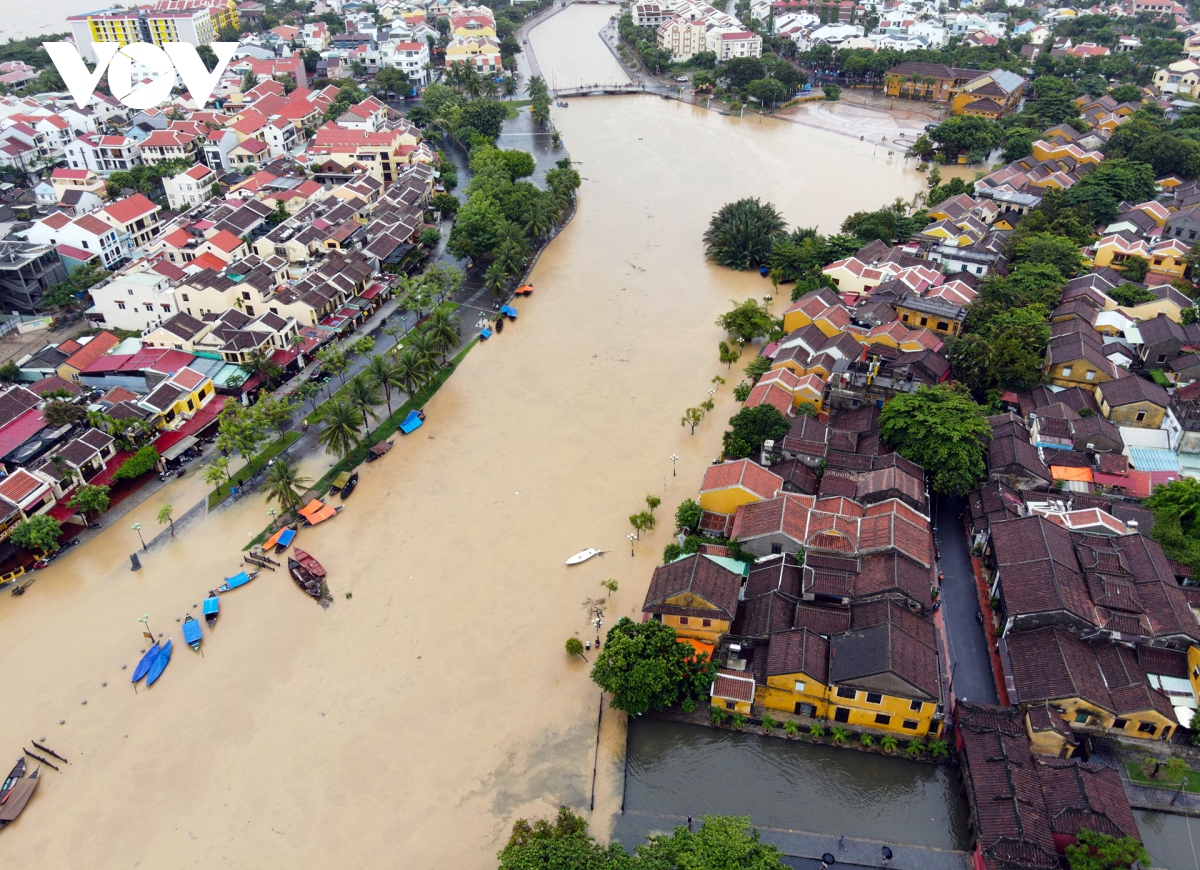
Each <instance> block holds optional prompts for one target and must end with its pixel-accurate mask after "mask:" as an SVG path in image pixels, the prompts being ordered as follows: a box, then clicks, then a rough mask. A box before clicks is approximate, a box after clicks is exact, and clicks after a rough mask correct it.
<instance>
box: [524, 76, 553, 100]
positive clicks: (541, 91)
mask: <svg viewBox="0 0 1200 870" xmlns="http://www.w3.org/2000/svg"><path fill="white" fill-rule="evenodd" d="M548 93H549V90H548V89H547V88H546V80H545V79H544V78H542V77H541V76H534V77H533V78H531V79H530V80H529V96H530V98H533V97H539V96H541V97H544V96H546V95H547V94H548Z"/></svg>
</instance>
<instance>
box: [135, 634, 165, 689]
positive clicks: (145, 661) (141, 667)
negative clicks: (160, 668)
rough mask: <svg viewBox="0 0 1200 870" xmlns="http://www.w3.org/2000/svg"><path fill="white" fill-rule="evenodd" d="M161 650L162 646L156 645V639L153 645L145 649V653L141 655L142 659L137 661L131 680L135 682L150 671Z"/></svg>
mask: <svg viewBox="0 0 1200 870" xmlns="http://www.w3.org/2000/svg"><path fill="white" fill-rule="evenodd" d="M161 652H162V647H160V646H159V645H158V641H155V642H154V646H152V647H150V649H148V650H146V654H145V655H144V656H142V660H141V661H140V662H138V665H137V667H136V668H134V669H133V679H132V680H131V682H134V683H136V682H137V681H138V680H140V679H141V678H142V677H144V676H146V674H147V673H148V672H149V671H150V668H151V667H152V666H153V665H154V660H155V659H157V658H158V654H159V653H161Z"/></svg>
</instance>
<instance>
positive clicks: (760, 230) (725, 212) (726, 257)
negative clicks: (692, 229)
mask: <svg viewBox="0 0 1200 870" xmlns="http://www.w3.org/2000/svg"><path fill="white" fill-rule="evenodd" d="M786 229H787V224H786V223H785V222H784V220H783V217H782V216H781V215H780V214H779V212H778V211H777V210H776V209H775V206H774V205H772V204H771V203H769V202H768V203H763V202H761V201H759V200H758V199H756V198H749V197H748V198H746V199H739V200H738V201H737V202H731V203H726V204H725V205H724V206H722V207H721V210H720V211H718V212H717V213H716V214H715V215H713V217H712V220H711V221H709V224H708V230H706V231H705V233H704V247H705V251H706V254H707V256H708V258H709V259H710V260H713V261H714V262H716V263H719V264H720V265H722V266H731V267H733V268H734V269H737V270H738V271H739V272H740V271H742V270H744V269H748V268H754V269H757V268H758V267H759V266H762V265H765V264H766V262H767V258H768V257H769V256H770V255H771V246H772V244H773V243H774V241H775V239H776V238H777V237H779V236H782V235H783V233H784V231H785V230H786Z"/></svg>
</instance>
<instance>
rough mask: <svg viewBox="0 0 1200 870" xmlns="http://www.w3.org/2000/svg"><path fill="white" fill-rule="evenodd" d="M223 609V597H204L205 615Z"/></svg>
mask: <svg viewBox="0 0 1200 870" xmlns="http://www.w3.org/2000/svg"><path fill="white" fill-rule="evenodd" d="M220 609H221V599H219V598H217V597H216V596H214V597H212V598H205V599H204V615H205V616H209V615H211V614H213V613H217V612H219V611H220Z"/></svg>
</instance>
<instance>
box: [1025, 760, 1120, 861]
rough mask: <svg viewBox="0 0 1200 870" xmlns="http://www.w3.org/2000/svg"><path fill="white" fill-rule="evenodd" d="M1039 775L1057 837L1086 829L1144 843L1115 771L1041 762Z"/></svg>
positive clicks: (1074, 834) (1060, 762) (1104, 768)
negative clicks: (1130, 838)
mask: <svg viewBox="0 0 1200 870" xmlns="http://www.w3.org/2000/svg"><path fill="white" fill-rule="evenodd" d="M1037 774H1038V781H1039V782H1040V783H1041V787H1042V796H1043V798H1044V799H1045V801H1046V809H1047V810H1048V814H1049V819H1050V828H1051V830H1052V831H1053V832H1054V833H1055V834H1060V835H1064V836H1070V837H1074V836H1077V835H1078V834H1079V829H1080V828H1087V829H1088V830H1090V831H1097V832H1099V833H1101V834H1107V835H1108V836H1110V837H1133V838H1134V839H1135V840H1138V841H1140V840H1141V835H1140V833H1139V832H1138V827H1137V821H1136V820H1135V819H1134V817H1133V810H1132V809H1131V808H1130V806H1129V799H1128V798H1126V797H1125V789H1124V788H1123V787H1122V785H1121V777H1120V775H1119V774H1118V773H1117V772H1116V771H1115V770H1113V769H1111V768H1107V767H1098V766H1096V765H1093V764H1080V763H1079V762H1078V761H1069V760H1066V759H1059V758H1039V759H1038V767H1037Z"/></svg>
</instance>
